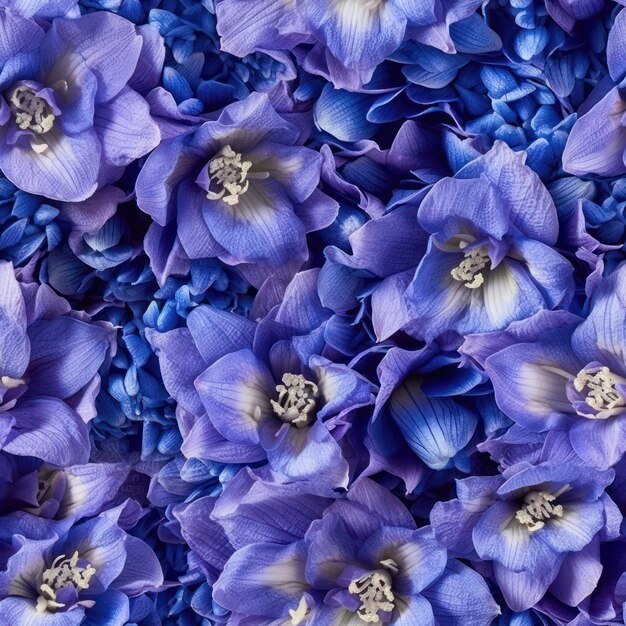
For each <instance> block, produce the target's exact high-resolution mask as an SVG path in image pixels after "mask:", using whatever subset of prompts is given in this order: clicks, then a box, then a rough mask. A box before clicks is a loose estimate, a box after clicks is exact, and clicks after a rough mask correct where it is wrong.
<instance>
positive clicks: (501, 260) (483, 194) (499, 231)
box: [406, 141, 573, 341]
mask: <svg viewBox="0 0 626 626" xmlns="http://www.w3.org/2000/svg"><path fill="white" fill-rule="evenodd" d="M525 158H526V155H525V153H516V152H513V151H512V150H511V149H510V148H508V147H507V146H506V144H504V143H502V142H499V141H498V142H496V144H495V145H494V147H493V148H492V149H491V150H490V151H489V152H488V153H487V154H485V155H484V156H482V157H480V158H478V159H476V160H474V161H472V162H470V163H469V164H468V165H466V166H465V167H463V168H462V169H461V170H460V171H459V172H458V173H457V174H456V175H455V176H454V177H453V178H444V179H443V180H441V181H439V182H438V183H436V184H435V185H434V186H433V187H432V189H431V190H430V192H429V193H428V195H427V196H426V197H425V198H424V200H423V201H422V203H421V205H420V208H419V211H418V215H417V218H418V221H419V223H420V225H421V226H422V228H424V229H425V230H426V231H428V232H429V233H431V238H430V243H429V247H428V251H427V252H426V255H425V256H424V258H423V259H422V261H421V263H420V264H419V266H418V267H417V270H416V272H415V276H414V277H413V281H412V282H411V284H410V285H409V287H408V289H407V291H406V295H407V298H408V299H409V303H410V309H411V318H412V324H411V328H412V329H413V332H415V333H417V335H418V336H421V337H423V338H425V339H426V340H427V341H428V340H432V339H435V338H436V337H437V336H438V335H440V334H441V333H443V332H445V331H449V330H454V331H456V332H457V333H459V334H467V333H472V332H480V331H483V332H484V331H488V330H496V329H501V328H505V327H506V326H507V325H508V324H509V323H510V322H512V321H514V320H519V319H524V318H527V317H530V316H531V315H533V314H534V313H536V312H537V311H539V310H541V309H554V308H556V307H559V306H566V305H567V304H568V303H569V301H570V300H571V297H572V295H573V280H572V267H571V265H570V264H569V262H568V261H566V260H565V258H563V257H562V256H561V255H560V254H559V253H558V252H557V251H556V250H555V249H554V248H553V247H552V246H553V245H554V244H555V243H556V239H557V235H558V221H557V215H556V210H555V207H554V202H553V201H552V198H551V197H550V194H549V193H548V191H547V189H546V188H545V187H544V186H543V184H542V182H541V180H540V179H539V177H538V176H537V175H536V174H535V173H534V172H532V170H530V169H529V168H528V167H527V166H525V165H524V161H525Z"/></svg>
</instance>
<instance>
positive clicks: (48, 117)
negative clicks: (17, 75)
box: [9, 85, 54, 135]
mask: <svg viewBox="0 0 626 626" xmlns="http://www.w3.org/2000/svg"><path fill="white" fill-rule="evenodd" d="M9 107H10V108H11V112H12V113H13V116H14V117H15V123H16V124H17V125H18V126H19V127H20V128H21V129H22V130H32V131H33V132H34V133H37V134H38V135H43V134H44V133H47V132H48V131H49V130H52V127H53V126H54V115H53V114H52V111H51V110H50V105H49V104H48V103H47V102H46V101H45V100H44V99H43V98H39V97H38V96H36V95H35V90H34V89H33V88H32V87H27V86H26V85H19V86H18V87H16V88H15V89H14V90H13V91H12V92H11V95H10V96H9Z"/></svg>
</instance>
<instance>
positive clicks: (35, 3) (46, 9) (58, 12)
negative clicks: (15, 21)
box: [0, 0, 78, 20]
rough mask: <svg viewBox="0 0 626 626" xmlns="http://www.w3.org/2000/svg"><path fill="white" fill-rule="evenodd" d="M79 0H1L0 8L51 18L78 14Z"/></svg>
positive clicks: (24, 15)
mask: <svg viewBox="0 0 626 626" xmlns="http://www.w3.org/2000/svg"><path fill="white" fill-rule="evenodd" d="M77 5H78V0H0V8H4V9H11V11H12V12H13V13H16V14H17V15H21V16H22V17H36V18H44V19H47V20H50V19H52V18H55V17H63V16H64V15H70V14H71V15H72V16H74V15H78V10H77Z"/></svg>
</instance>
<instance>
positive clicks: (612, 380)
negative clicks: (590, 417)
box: [574, 367, 626, 411]
mask: <svg viewBox="0 0 626 626" xmlns="http://www.w3.org/2000/svg"><path fill="white" fill-rule="evenodd" d="M618 382H621V381H620V379H619V378H618V377H617V376H616V375H615V374H613V373H612V372H611V370H610V369H609V368H608V367H601V368H599V369H596V370H593V369H592V370H586V369H583V370H581V371H580V372H578V376H576V378H575V379H574V389H576V391H578V392H579V393H581V392H583V391H586V394H587V397H586V399H585V401H586V402H587V404H588V405H589V406H590V407H591V408H592V409H595V410H596V411H608V410H611V409H614V408H615V407H617V406H626V398H624V397H623V396H622V395H621V394H620V392H619V391H617V389H616V388H615V385H616V383H618Z"/></svg>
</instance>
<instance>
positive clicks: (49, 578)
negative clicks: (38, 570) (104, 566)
mask: <svg viewBox="0 0 626 626" xmlns="http://www.w3.org/2000/svg"><path fill="white" fill-rule="evenodd" d="M95 573H96V569H95V568H94V567H92V566H91V564H90V563H87V564H86V565H85V566H84V567H83V566H82V565H79V558H78V551H76V552H74V554H73V555H72V557H71V558H69V559H66V558H65V555H64V554H61V555H59V556H58V557H57V558H56V559H54V562H53V563H52V567H49V568H48V569H46V570H45V571H44V573H43V574H42V582H41V585H40V586H39V597H38V598H37V611H38V612H39V613H43V612H44V611H55V610H56V609H62V608H63V607H64V606H65V605H64V604H63V603H62V602H57V592H58V591H59V590H61V589H63V588H64V587H67V586H72V587H74V589H76V591H80V590H82V589H87V588H88V587H89V581H90V580H91V577H92V576H93V575H94V574H95Z"/></svg>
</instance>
